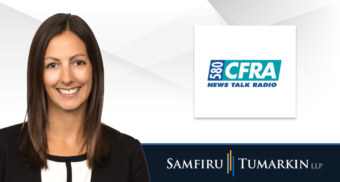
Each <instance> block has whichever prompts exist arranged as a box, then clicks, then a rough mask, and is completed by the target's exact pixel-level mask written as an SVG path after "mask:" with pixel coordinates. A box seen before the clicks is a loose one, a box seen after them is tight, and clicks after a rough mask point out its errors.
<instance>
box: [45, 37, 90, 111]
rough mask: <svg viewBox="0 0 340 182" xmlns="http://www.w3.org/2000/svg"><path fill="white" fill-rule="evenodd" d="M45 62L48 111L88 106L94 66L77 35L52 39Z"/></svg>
mask: <svg viewBox="0 0 340 182" xmlns="http://www.w3.org/2000/svg"><path fill="white" fill-rule="evenodd" d="M44 62H45V67H44V87H45V90H46V92H47V95H48V104H49V107H52V108H53V107H54V108H55V107H59V108H62V109H64V110H74V109H77V108H79V107H80V106H81V105H82V104H83V103H86V102H87V98H88V97H89V94H90V92H91V89H92V65H91V62H90V59H89V57H88V55H87V50H86V46H85V44H84V42H83V41H82V40H81V39H80V38H79V37H78V36H77V35H76V34H74V33H73V32H71V31H66V32H64V33H63V34H61V35H57V36H55V37H53V38H52V39H51V40H50V42H49V44H48V46H47V50H46V53H45V60H44ZM50 104H52V106H50Z"/></svg>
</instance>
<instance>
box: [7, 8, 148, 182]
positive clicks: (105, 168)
mask: <svg viewBox="0 0 340 182" xmlns="http://www.w3.org/2000/svg"><path fill="white" fill-rule="evenodd" d="M104 70H105V69H104V66H103V60H102V54H101V51H100V48H99V45H98V42H97V40H96V37H95V35H94V33H93V31H92V30H91V28H90V27H89V25H88V24H87V23H86V22H85V21H84V20H83V19H82V18H81V17H79V16H77V15H71V14H70V13H67V14H64V13H58V14H55V15H53V16H51V17H49V18H48V19H46V20H45V21H44V22H43V23H42V24H41V25H40V27H39V28H38V30H37V31H36V33H35V35H34V37H33V39H32V43H31V46H30V49H29V55H28V62H27V111H26V113H18V114H22V115H23V118H24V121H23V122H21V121H18V122H17V123H18V124H15V125H12V126H9V127H6V128H1V129H0V182H31V181H32V182H38V181H41V182H110V181H116V182H123V181H124V182H125V181H130V182H135V181H138V182H149V181H150V176H149V171H148V166H147V161H146V158H145V155H144V152H143V148H142V146H141V143H140V141H139V140H138V139H137V138H138V136H130V135H128V134H124V133H121V132H120V131H119V128H113V127H111V126H108V125H106V124H105V123H106V121H102V111H103V103H104V73H105V71H104ZM107 122H108V121H107ZM115 122H119V121H115ZM132 127H133V126H132ZM134 137H136V138H134Z"/></svg>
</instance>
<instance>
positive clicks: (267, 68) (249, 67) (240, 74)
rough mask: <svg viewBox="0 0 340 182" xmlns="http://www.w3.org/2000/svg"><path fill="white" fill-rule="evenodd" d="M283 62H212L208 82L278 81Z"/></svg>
mask: <svg viewBox="0 0 340 182" xmlns="http://www.w3.org/2000/svg"><path fill="white" fill-rule="evenodd" d="M280 68H281V60H211V62H210V69H209V75H208V81H233V80H240V81H249V80H251V81H278V80H279V76H280Z"/></svg>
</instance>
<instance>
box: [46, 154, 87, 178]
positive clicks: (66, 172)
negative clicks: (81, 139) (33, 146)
mask: <svg viewBox="0 0 340 182" xmlns="http://www.w3.org/2000/svg"><path fill="white" fill-rule="evenodd" d="M86 159H87V155H86V154H83V155H79V156H72V157H60V156H53V155H49V154H47V165H48V169H43V170H41V181H42V182H45V181H46V182H60V181H66V182H71V181H72V182H90V181H91V174H92V170H91V169H89V168H88V167H87V164H86V161H87V160H86Z"/></svg>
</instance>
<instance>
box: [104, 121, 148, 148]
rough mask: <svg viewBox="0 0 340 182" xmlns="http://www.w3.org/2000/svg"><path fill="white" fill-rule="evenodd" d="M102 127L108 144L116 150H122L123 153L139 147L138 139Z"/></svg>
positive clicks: (108, 127)
mask: <svg viewBox="0 0 340 182" xmlns="http://www.w3.org/2000/svg"><path fill="white" fill-rule="evenodd" d="M102 126H103V129H104V132H105V134H106V136H107V137H108V140H109V143H111V144H113V145H114V146H116V148H117V149H120V150H124V151H125V152H127V151H134V150H136V148H137V147H138V146H140V145H141V144H140V142H139V140H138V139H136V138H134V137H132V136H130V135H128V134H125V133H121V132H119V131H118V130H116V129H113V128H111V127H110V126H107V125H105V124H104V125H102Z"/></svg>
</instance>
